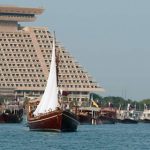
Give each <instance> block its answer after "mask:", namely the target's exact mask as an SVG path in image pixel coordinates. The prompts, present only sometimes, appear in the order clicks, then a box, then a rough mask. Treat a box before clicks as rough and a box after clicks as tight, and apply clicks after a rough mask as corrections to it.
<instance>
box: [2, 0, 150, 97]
mask: <svg viewBox="0 0 150 150" xmlns="http://www.w3.org/2000/svg"><path fill="white" fill-rule="evenodd" d="M0 2H1V4H3V5H4V4H9V5H17V6H26V7H43V8H44V9H45V12H44V13H43V14H42V15H41V16H39V17H38V19H37V21H36V22H34V23H30V24H29V25H30V26H31V25H34V26H35V25H36V26H48V27H49V30H50V31H53V30H55V32H56V36H57V39H58V40H59V41H60V42H62V43H63V45H64V46H65V47H66V48H67V49H68V50H69V52H70V53H71V54H72V55H73V56H75V58H76V60H77V61H79V62H80V64H81V65H82V66H83V67H85V68H86V70H88V72H89V73H90V74H91V75H92V76H93V77H94V79H95V80H96V81H97V82H98V83H99V84H100V85H101V86H102V87H103V88H105V90H106V92H105V93H104V94H101V95H102V96H122V97H124V98H131V99H133V100H141V99H145V98H150V0H76V1H73V0H0Z"/></svg>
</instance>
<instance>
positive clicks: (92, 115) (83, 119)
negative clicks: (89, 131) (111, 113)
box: [77, 107, 100, 125]
mask: <svg viewBox="0 0 150 150" xmlns="http://www.w3.org/2000/svg"><path fill="white" fill-rule="evenodd" d="M99 112H100V108H96V107H79V108H78V113H77V116H78V120H79V122H80V124H81V125H83V124H89V125H91V124H98V115H99Z"/></svg>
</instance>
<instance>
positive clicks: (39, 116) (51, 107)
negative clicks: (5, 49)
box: [27, 36, 79, 132]
mask: <svg viewBox="0 0 150 150" xmlns="http://www.w3.org/2000/svg"><path fill="white" fill-rule="evenodd" d="M56 65H57V64H56V58H55V36H54V38H53V50H52V60H51V66H50V73H49V77H48V81H47V86H46V88H45V91H44V94H43V96H42V98H41V100H40V102H39V104H38V105H37V108H36V109H35V110H34V111H33V110H32V109H31V108H32V103H29V108H28V117H27V121H28V126H29V128H30V130H39V131H57V132H73V131H76V130H77V126H78V124H79V122H78V120H77V117H76V115H75V114H74V113H72V112H71V111H70V110H63V108H61V107H60V104H59V102H58V87H57V68H56Z"/></svg>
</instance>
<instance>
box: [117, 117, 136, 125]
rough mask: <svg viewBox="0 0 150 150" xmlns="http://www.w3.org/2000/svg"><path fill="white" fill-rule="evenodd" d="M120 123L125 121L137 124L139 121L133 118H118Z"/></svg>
mask: <svg viewBox="0 0 150 150" xmlns="http://www.w3.org/2000/svg"><path fill="white" fill-rule="evenodd" d="M117 121H118V122H119V123H125V124H136V123H138V121H137V120H133V119H128V118H127V119H122V120H120V119H118V120H117Z"/></svg>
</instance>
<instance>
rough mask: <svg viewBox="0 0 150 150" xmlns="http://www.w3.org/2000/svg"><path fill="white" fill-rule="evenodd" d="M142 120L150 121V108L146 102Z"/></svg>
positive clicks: (144, 121)
mask: <svg viewBox="0 0 150 150" xmlns="http://www.w3.org/2000/svg"><path fill="white" fill-rule="evenodd" d="M140 122H143V123H150V109H148V108H147V105H146V104H144V111H143V112H142V115H141V117H140Z"/></svg>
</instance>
